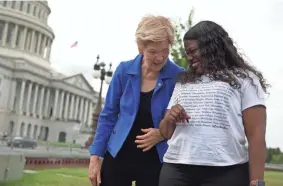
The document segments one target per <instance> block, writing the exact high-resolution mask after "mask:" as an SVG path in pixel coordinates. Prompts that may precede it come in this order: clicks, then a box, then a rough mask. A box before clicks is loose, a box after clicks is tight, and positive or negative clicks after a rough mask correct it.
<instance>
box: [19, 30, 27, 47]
mask: <svg viewBox="0 0 283 186" xmlns="http://www.w3.org/2000/svg"><path fill="white" fill-rule="evenodd" d="M27 31H28V29H27V27H24V31H23V32H22V33H21V37H20V49H21V50H24V49H25V44H26V37H27Z"/></svg>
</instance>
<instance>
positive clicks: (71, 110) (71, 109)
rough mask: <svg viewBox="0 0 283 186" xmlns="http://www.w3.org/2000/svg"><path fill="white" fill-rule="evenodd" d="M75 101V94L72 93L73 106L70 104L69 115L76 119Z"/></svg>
mask: <svg viewBox="0 0 283 186" xmlns="http://www.w3.org/2000/svg"><path fill="white" fill-rule="evenodd" d="M74 101H75V95H74V94H72V95H71V106H70V115H69V118H70V119H74V112H73V111H74Z"/></svg>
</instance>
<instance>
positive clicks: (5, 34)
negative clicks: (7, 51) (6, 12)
mask: <svg viewBox="0 0 283 186" xmlns="http://www.w3.org/2000/svg"><path fill="white" fill-rule="evenodd" d="M8 2H9V1H8ZM8 26H9V24H8V22H5V26H4V30H3V35H2V46H5V45H6V40H7V33H8Z"/></svg>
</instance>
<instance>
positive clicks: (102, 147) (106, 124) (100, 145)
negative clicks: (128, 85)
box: [89, 63, 123, 157]
mask: <svg viewBox="0 0 283 186" xmlns="http://www.w3.org/2000/svg"><path fill="white" fill-rule="evenodd" d="M122 65H123V63H120V64H119V65H118V67H117V68H116V70H115V72H114V74H113V77H112V80H111V83H110V85H109V88H108V90H107V95H106V99H105V104H104V108H103V110H102V112H101V113H100V115H99V119H98V125H97V129H96V134H95V138H94V140H93V143H92V144H91V146H90V147H89V153H90V155H97V156H100V157H103V156H104V155H105V151H106V148H107V143H108V140H109V138H110V135H111V133H112V130H113V128H114V126H115V124H116V121H117V119H118V115H119V111H120V98H121V95H122V84H121V76H122V75H123V71H122V68H123V67H122Z"/></svg>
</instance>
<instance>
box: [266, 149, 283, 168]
mask: <svg viewBox="0 0 283 186" xmlns="http://www.w3.org/2000/svg"><path fill="white" fill-rule="evenodd" d="M266 150H267V151H266V163H275V164H283V153H282V152H281V150H280V148H267V149H266Z"/></svg>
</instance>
